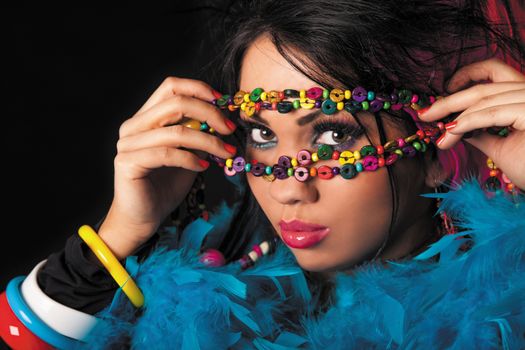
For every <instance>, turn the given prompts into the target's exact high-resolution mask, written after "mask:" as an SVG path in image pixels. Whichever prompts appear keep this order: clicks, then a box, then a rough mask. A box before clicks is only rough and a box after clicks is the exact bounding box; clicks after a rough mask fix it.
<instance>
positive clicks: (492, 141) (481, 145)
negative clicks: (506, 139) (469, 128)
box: [463, 132, 503, 160]
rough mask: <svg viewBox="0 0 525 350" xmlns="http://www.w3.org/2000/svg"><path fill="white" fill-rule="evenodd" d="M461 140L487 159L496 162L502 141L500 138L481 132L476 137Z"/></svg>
mask: <svg viewBox="0 0 525 350" xmlns="http://www.w3.org/2000/svg"><path fill="white" fill-rule="evenodd" d="M463 140H464V141H466V142H468V143H470V144H471V145H472V146H474V147H476V148H477V149H479V150H480V151H481V152H483V154H485V155H486V156H487V157H489V158H491V159H496V160H497V159H499V158H498V154H499V153H500V152H499V149H500V147H501V142H502V141H503V140H502V138H501V137H500V136H496V135H491V134H489V133H488V132H481V133H479V134H477V135H476V136H473V137H469V138H468V139H463Z"/></svg>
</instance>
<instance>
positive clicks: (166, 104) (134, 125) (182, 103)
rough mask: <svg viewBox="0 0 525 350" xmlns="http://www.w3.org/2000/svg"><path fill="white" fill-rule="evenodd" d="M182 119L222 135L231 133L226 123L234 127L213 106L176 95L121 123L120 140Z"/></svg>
mask: <svg viewBox="0 0 525 350" xmlns="http://www.w3.org/2000/svg"><path fill="white" fill-rule="evenodd" d="M184 117H189V118H192V119H195V120H198V121H200V122H207V123H208V125H209V126H210V127H212V128H214V129H215V130H217V131H218V132H219V133H221V134H223V135H226V134H230V133H232V129H230V127H228V123H229V124H230V125H232V127H234V126H235V124H233V122H232V121H231V120H229V119H228V118H226V117H225V116H224V115H223V114H222V113H221V112H220V110H219V109H218V108H217V107H215V106H214V105H212V104H210V103H208V102H204V101H202V100H199V99H197V98H195V97H191V96H185V95H176V96H172V97H170V98H169V99H167V100H164V101H162V102H160V103H158V104H156V105H154V106H153V107H151V108H150V109H148V110H146V111H145V112H144V113H142V114H138V115H135V116H134V117H132V118H130V119H128V120H126V121H125V122H124V123H122V125H121V127H120V130H119V134H120V138H122V137H127V136H130V135H136V134H138V133H140V132H144V131H146V130H150V129H154V128H160V127H164V126H166V125H170V124H176V123H178V122H180V121H181V120H182V119H183V118H184Z"/></svg>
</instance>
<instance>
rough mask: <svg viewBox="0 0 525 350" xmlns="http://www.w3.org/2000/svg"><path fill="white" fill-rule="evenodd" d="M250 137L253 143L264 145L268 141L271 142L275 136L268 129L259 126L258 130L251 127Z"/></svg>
mask: <svg viewBox="0 0 525 350" xmlns="http://www.w3.org/2000/svg"><path fill="white" fill-rule="evenodd" d="M250 137H251V139H252V140H253V141H254V142H257V143H266V142H268V141H272V139H274V138H275V135H274V133H273V131H271V130H270V129H268V128H265V127H264V126H261V127H260V128H255V127H252V128H251V131H250Z"/></svg>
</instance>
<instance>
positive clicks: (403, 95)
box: [397, 89, 412, 104]
mask: <svg viewBox="0 0 525 350" xmlns="http://www.w3.org/2000/svg"><path fill="white" fill-rule="evenodd" d="M411 100H412V91H410V90H407V89H401V90H399V92H398V93H397V101H398V102H399V103H402V104H407V103H410V101H411Z"/></svg>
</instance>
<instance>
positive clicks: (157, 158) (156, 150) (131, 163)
mask: <svg viewBox="0 0 525 350" xmlns="http://www.w3.org/2000/svg"><path fill="white" fill-rule="evenodd" d="M206 163H208V162H206V161H205V160H203V159H200V158H199V157H197V156H196V155H195V154H193V153H191V152H189V151H185V150H181V149H177V148H172V147H153V148H144V149H139V150H136V151H132V152H123V153H118V154H117V156H116V157H115V168H118V169H120V171H123V174H126V176H127V177H128V178H130V179H141V178H143V177H145V176H147V175H148V174H149V173H150V172H151V171H152V170H154V169H157V168H161V167H178V168H185V169H188V170H192V171H203V170H205V169H207V168H208V166H209V163H208V164H207V165H206Z"/></svg>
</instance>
